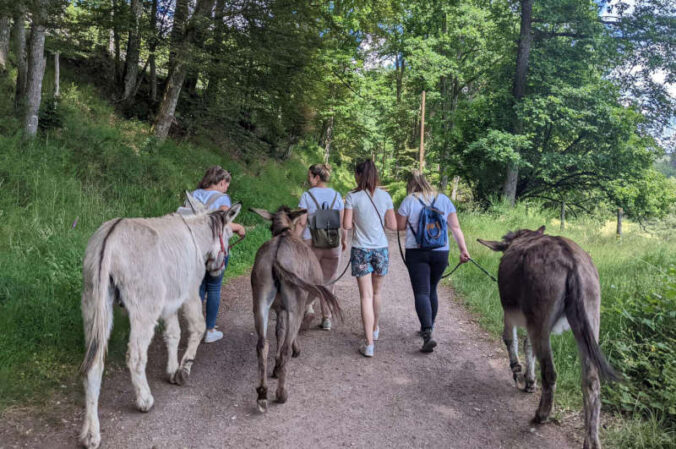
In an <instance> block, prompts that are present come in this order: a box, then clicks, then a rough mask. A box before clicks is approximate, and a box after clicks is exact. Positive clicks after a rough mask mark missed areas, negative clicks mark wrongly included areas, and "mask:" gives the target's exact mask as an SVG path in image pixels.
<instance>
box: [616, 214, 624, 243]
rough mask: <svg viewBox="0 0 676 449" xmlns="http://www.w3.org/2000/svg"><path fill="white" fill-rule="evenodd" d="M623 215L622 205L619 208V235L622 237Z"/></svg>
mask: <svg viewBox="0 0 676 449" xmlns="http://www.w3.org/2000/svg"><path fill="white" fill-rule="evenodd" d="M622 215H624V210H623V209H622V208H621V207H618V208H617V237H618V238H620V237H622Z"/></svg>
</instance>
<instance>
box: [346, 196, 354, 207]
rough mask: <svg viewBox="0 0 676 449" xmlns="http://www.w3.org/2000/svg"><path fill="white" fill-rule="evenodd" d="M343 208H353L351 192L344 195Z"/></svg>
mask: <svg viewBox="0 0 676 449" xmlns="http://www.w3.org/2000/svg"><path fill="white" fill-rule="evenodd" d="M345 209H354V198H353V197H352V192H350V193H348V194H347V196H345Z"/></svg>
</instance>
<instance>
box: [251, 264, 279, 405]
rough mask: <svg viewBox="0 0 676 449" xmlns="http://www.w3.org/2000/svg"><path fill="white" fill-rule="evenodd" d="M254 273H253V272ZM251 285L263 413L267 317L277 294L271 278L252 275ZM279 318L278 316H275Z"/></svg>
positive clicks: (265, 379)
mask: <svg viewBox="0 0 676 449" xmlns="http://www.w3.org/2000/svg"><path fill="white" fill-rule="evenodd" d="M254 274H255V273H254ZM251 287H252V290H253V306H254V322H255V325H256V333H257V334H258V342H257V343H256V354H257V356H258V378H259V385H258V387H257V388H256V393H257V394H258V399H257V400H256V402H257V404H258V410H259V411H260V412H261V413H264V412H266V411H267V409H268V386H267V376H268V375H267V371H268V349H269V345H268V339H267V332H268V317H269V314H270V307H271V306H272V303H273V301H274V300H275V295H277V288H276V287H275V285H274V282H273V281H272V279H268V280H267V282H266V281H265V280H263V281H262V282H261V281H259V280H258V279H257V278H254V276H253V275H252V278H251ZM277 319H279V317H277Z"/></svg>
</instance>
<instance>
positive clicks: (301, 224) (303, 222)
mask: <svg viewBox="0 0 676 449" xmlns="http://www.w3.org/2000/svg"><path fill="white" fill-rule="evenodd" d="M306 226H307V214H303V215H301V216H300V218H299V219H298V221H297V222H296V228H295V229H294V234H295V235H296V237H299V238H300V237H302V236H303V231H305V227H306Z"/></svg>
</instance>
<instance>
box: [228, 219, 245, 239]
mask: <svg viewBox="0 0 676 449" xmlns="http://www.w3.org/2000/svg"><path fill="white" fill-rule="evenodd" d="M229 226H230V229H232V232H234V233H235V234H237V235H238V236H239V237H240V238H243V237H244V236H245V235H246V229H245V228H244V226H242V225H241V224H237V223H229Z"/></svg>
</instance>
